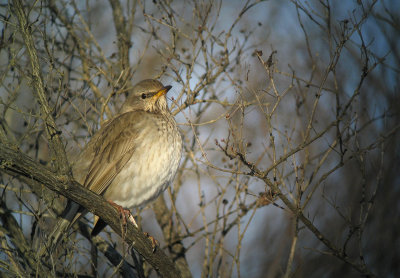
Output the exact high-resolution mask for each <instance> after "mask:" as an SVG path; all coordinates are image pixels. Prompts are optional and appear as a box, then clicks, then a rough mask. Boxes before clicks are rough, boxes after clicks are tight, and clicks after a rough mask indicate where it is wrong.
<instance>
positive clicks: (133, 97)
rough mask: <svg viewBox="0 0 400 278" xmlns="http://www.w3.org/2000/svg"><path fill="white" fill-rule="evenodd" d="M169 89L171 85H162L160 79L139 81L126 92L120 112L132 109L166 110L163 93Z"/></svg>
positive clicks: (165, 100)
mask: <svg viewBox="0 0 400 278" xmlns="http://www.w3.org/2000/svg"><path fill="white" fill-rule="evenodd" d="M170 89H171V86H164V85H163V84H162V83H161V82H160V81H157V80H154V79H146V80H143V81H140V82H139V83H137V84H136V85H135V86H134V87H133V88H132V90H131V91H130V92H128V96H127V98H126V100H125V102H124V104H123V105H122V107H121V111H120V113H125V112H128V111H132V110H144V111H149V112H162V111H168V105H167V99H166V97H165V95H166V94H167V92H168V91H169V90H170Z"/></svg>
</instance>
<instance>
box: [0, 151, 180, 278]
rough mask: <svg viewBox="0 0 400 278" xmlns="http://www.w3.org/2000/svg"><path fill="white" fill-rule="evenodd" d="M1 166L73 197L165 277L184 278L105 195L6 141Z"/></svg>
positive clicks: (68, 196) (6, 170) (0, 155)
mask: <svg viewBox="0 0 400 278" xmlns="http://www.w3.org/2000/svg"><path fill="white" fill-rule="evenodd" d="M0 169H1V171H3V172H6V173H7V174H11V175H13V176H17V177H18V176H23V177H25V179H24V180H25V181H28V179H31V180H32V181H34V182H40V183H42V184H44V185H45V186H46V187H48V188H49V189H51V190H53V191H55V192H57V193H59V194H61V195H63V196H65V197H67V198H69V199H71V200H73V201H74V202H76V203H78V204H80V205H81V206H83V207H85V208H86V209H88V210H89V211H90V212H92V213H94V214H96V215H98V216H100V217H101V218H102V219H103V220H104V221H105V222H106V223H107V224H108V225H110V227H111V228H112V229H113V230H114V231H115V232H116V233H117V234H118V235H119V236H121V237H122V238H124V240H125V242H126V243H128V244H129V245H131V246H133V248H135V250H136V251H138V252H139V253H140V254H141V255H142V256H143V257H144V258H145V259H146V260H147V261H148V263H149V264H151V265H152V266H153V267H154V269H155V270H156V271H157V272H158V274H159V275H160V276H162V277H181V275H180V273H179V271H178V270H177V268H176V266H175V265H174V263H173V262H172V261H171V260H170V258H169V257H168V256H167V255H166V254H165V253H164V252H163V251H162V250H160V248H157V249H156V250H155V252H153V247H152V243H151V241H150V240H149V239H148V238H147V237H146V236H145V235H144V234H143V233H141V232H139V230H137V229H136V228H135V227H134V226H133V225H132V224H131V223H128V224H127V227H126V229H124V230H123V231H122V230H121V222H120V218H119V213H118V212H117V211H116V209H115V208H114V207H113V206H111V205H110V204H109V203H108V202H107V201H106V200H105V199H104V198H103V197H101V196H99V195H97V194H95V193H94V192H92V191H90V190H88V189H86V188H84V187H82V186H81V185H80V184H78V183H77V182H68V177H67V176H66V175H57V174H55V173H54V172H52V171H51V170H50V169H49V168H47V167H45V166H43V165H40V164H39V163H37V162H35V161H33V160H32V159H31V158H30V157H29V156H27V155H25V154H23V153H21V152H20V151H19V150H17V149H12V148H10V147H8V146H6V144H0Z"/></svg>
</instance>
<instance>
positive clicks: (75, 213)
mask: <svg viewBox="0 0 400 278" xmlns="http://www.w3.org/2000/svg"><path fill="white" fill-rule="evenodd" d="M81 216H82V212H81V208H80V206H79V205H78V204H77V203H74V202H72V201H69V202H68V204H67V206H66V208H65V209H64V212H63V214H62V216H61V219H60V220H58V222H57V223H56V225H55V227H54V229H53V231H52V232H51V233H50V235H49V237H48V239H47V243H44V244H43V245H42V246H40V249H39V253H38V254H39V256H40V257H42V256H44V254H45V253H47V254H51V253H53V251H54V250H55V249H56V247H57V245H58V244H59V242H60V241H61V240H62V239H63V238H64V236H65V235H66V234H67V232H68V230H69V228H70V227H71V226H72V225H73V224H74V223H75V222H76V221H77V220H78V219H79V218H80V217H81Z"/></svg>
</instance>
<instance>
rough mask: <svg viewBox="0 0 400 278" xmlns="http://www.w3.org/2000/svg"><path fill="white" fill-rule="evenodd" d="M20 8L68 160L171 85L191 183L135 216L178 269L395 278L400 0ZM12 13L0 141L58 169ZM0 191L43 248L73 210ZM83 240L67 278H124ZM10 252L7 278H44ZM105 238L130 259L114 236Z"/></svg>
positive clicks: (6, 19) (2, 61)
mask: <svg viewBox="0 0 400 278" xmlns="http://www.w3.org/2000/svg"><path fill="white" fill-rule="evenodd" d="M24 5H25V6H24V11H25V14H26V16H27V17H28V19H29V21H30V24H31V26H30V31H31V35H32V36H33V38H34V43H35V47H36V50H37V54H38V57H39V62H40V72H41V76H42V78H43V82H44V85H45V91H46V94H47V96H48V101H49V103H50V105H51V108H52V109H53V110H52V111H51V114H52V116H53V117H54V118H55V120H56V124H57V128H58V130H60V132H61V133H60V134H61V138H62V141H63V144H64V146H65V148H66V151H67V154H68V156H69V160H70V162H73V159H74V155H75V154H76V153H77V152H79V151H80V150H81V149H82V147H83V146H84V145H85V143H87V142H88V140H89V139H90V136H91V135H92V134H93V133H94V132H95V131H96V130H97V129H99V127H100V126H101V124H102V123H103V122H104V121H105V120H107V119H110V118H112V116H113V115H114V114H115V112H116V111H117V110H118V108H119V107H120V106H121V104H122V103H123V101H124V99H125V96H126V94H129V90H130V89H131V88H132V86H133V85H134V84H135V83H136V82H138V81H140V80H142V79H147V78H155V79H159V80H160V81H162V82H163V84H164V85H168V84H169V85H172V86H173V88H172V90H171V91H170V93H169V94H168V97H169V104H170V107H171V110H172V111H173V113H174V115H175V117H176V120H177V122H178V123H179V127H180V129H181V132H182V136H183V139H184V155H183V158H182V161H181V166H180V170H179V172H178V174H177V176H176V178H175V181H174V184H173V185H172V186H171V188H169V189H168V190H167V191H166V192H165V194H164V195H163V196H162V197H160V198H159V199H158V200H157V201H156V203H155V204H153V205H150V206H148V207H146V208H140V209H138V210H134V212H135V213H137V218H138V222H139V226H140V228H141V229H142V230H143V231H145V232H149V233H150V234H151V235H152V236H154V237H155V238H156V239H157V240H158V241H159V242H160V244H161V248H163V249H164V250H165V251H166V252H167V253H168V252H171V248H172V247H171V246H173V245H174V244H175V243H176V242H180V243H182V244H183V246H184V249H183V250H184V259H185V262H186V264H187V266H188V267H189V269H190V272H191V275H192V276H193V277H354V276H360V275H361V276H374V275H376V276H381V277H398V276H399V275H400V267H399V265H398V262H399V260H400V241H399V239H398V238H399V237H398V235H399V233H400V229H399V228H400V224H399V221H398V219H400V217H399V216H400V215H399V212H400V206H399V202H398V199H399V197H400V175H399V174H398V172H399V169H400V152H399V146H400V144H399V128H400V120H399V118H400V114H399V111H400V92H399V80H400V78H399V72H400V66H399V65H400V47H399V45H400V2H399V1H395V0H392V1H390V0H386V1H385V0H376V1H373V0H367V1H363V0H357V1H329V0H320V1H296V0H292V1H286V0H285V1H278V0H269V1H218V0H209V1H196V0H195V1H157V0H154V1H134V0H132V1H111V0H110V1H89V0H88V1H34V2H27V3H25V4H24ZM0 15H1V21H0V29H1V37H0V80H1V82H0V84H1V87H0V113H1V126H2V129H3V131H2V132H4V134H5V137H2V140H7V141H8V142H11V143H12V144H14V145H15V146H18V148H19V149H20V150H21V151H23V152H24V153H26V154H28V155H29V156H31V157H32V158H33V159H35V160H36V161H37V162H38V163H41V164H44V165H46V166H48V167H54V159H52V153H51V150H50V149H49V144H48V141H47V139H46V136H45V132H44V131H45V129H44V124H43V122H44V118H43V115H42V113H40V105H39V103H38V102H37V100H36V98H35V87H34V82H32V70H31V68H30V65H31V64H30V56H29V55H30V54H29V52H28V51H27V48H26V45H25V44H24V40H23V38H22V36H21V33H20V29H19V28H18V19H17V17H16V13H15V5H14V2H13V1H10V2H1V4H0ZM3 143H4V142H3ZM0 177H1V184H0V186H1V193H2V194H1V203H2V206H3V210H2V213H3V214H4V207H6V208H7V209H8V210H10V211H12V216H13V217H14V218H15V219H16V221H17V223H18V225H19V228H20V229H21V231H22V232H23V234H24V236H25V238H26V240H27V243H28V247H27V248H31V249H32V250H35V248H36V247H37V246H38V245H40V244H41V243H42V242H43V241H45V238H46V235H47V234H48V233H49V231H51V228H52V223H54V218H56V217H57V215H58V214H59V213H60V212H61V211H62V208H63V207H62V204H65V198H64V197H61V196H58V195H56V194H55V193H52V192H50V191H49V190H47V189H46V188H44V187H40V186H35V185H32V184H30V183H29V182H26V180H21V179H18V178H15V177H11V176H8V175H7V174H5V173H2V174H1V176H0ZM162 215H168V216H169V218H168V219H169V221H168V229H164V228H160V227H164V226H163V225H162V224H163V223H161V221H162V220H161V216H162ZM91 221H92V220H91V217H90V216H88V217H87V219H85V220H84V221H83V223H85V224H86V223H88V225H89V226H91V225H92V224H91ZM3 222H4V220H3ZM164 224H165V223H164ZM71 233H73V235H74V236H72V237H70V239H69V242H66V243H65V246H66V249H65V252H61V253H60V254H59V256H57V257H56V256H55V257H54V258H53V262H52V267H53V268H54V269H57V271H58V272H57V273H59V274H60V276H68V275H72V276H73V275H77V276H79V275H82V276H83V275H87V276H99V277H110V276H116V277H118V276H124V274H123V273H122V272H121V271H120V269H119V267H118V266H113V265H112V263H111V262H109V261H108V260H107V258H106V257H105V256H104V255H103V254H102V253H101V252H98V253H96V254H93V252H91V245H93V244H94V243H93V242H91V241H90V240H88V239H85V238H84V237H83V236H82V235H81V234H82V232H81V230H80V229H79V228H77V227H76V228H75V229H74V231H71ZM0 236H1V247H0V269H2V270H3V271H4V273H6V274H8V275H10V276H13V275H16V273H19V272H18V271H17V270H18V269H19V270H21V269H23V270H24V271H26V273H31V274H32V273H35V269H34V268H33V267H32V266H29V265H28V264H25V263H24V262H25V261H26V260H27V258H26V257H25V254H21V253H20V252H17V251H18V250H17V249H18V248H16V246H15V244H14V243H13V240H12V234H10V233H7V231H5V228H2V232H1V235H0ZM101 236H102V237H103V238H104V239H105V240H106V241H107V242H108V243H111V244H112V245H113V246H114V247H115V249H116V250H117V251H118V252H120V253H121V254H125V253H126V252H127V246H125V245H124V244H123V242H122V240H121V239H120V238H119V237H118V236H116V235H115V234H113V232H112V231H111V229H109V228H108V229H107V230H106V231H105V232H104V233H102V234H101ZM129 252H133V251H129ZM129 252H128V253H129ZM171 256H172V257H173V256H174V254H172V253H171ZM133 257H134V255H133V256H125V260H126V261H127V262H129V264H130V265H131V266H132V269H136V267H137V264H136V263H137V262H136V263H135V262H134V258H133ZM37 263H40V262H39V261H38V262H37ZM135 264H136V267H135ZM143 268H144V270H145V271H144V273H145V276H156V273H155V271H154V270H152V268H151V267H149V266H148V265H146V264H144V266H143Z"/></svg>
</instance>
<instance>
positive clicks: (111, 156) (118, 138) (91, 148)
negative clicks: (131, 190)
mask: <svg viewBox="0 0 400 278" xmlns="http://www.w3.org/2000/svg"><path fill="white" fill-rule="evenodd" d="M146 114H147V112H144V111H132V112H128V113H124V114H122V115H119V116H118V117H117V118H115V119H113V120H111V121H109V122H108V123H107V124H106V125H104V126H103V127H102V128H101V129H100V130H99V131H98V132H97V133H96V134H95V136H94V137H93V139H92V140H91V141H90V142H89V143H88V151H84V152H83V153H82V155H85V153H86V154H88V153H90V154H93V153H94V156H93V157H91V155H90V156H89V157H88V159H91V163H90V166H89V168H88V171H87V175H86V178H85V180H84V183H83V185H84V186H85V187H87V188H89V189H90V190H92V191H94V192H95V193H97V194H100V195H101V194H103V193H104V192H105V190H107V188H108V186H109V185H110V184H111V183H112V181H113V180H114V178H115V177H116V176H117V175H118V173H119V172H120V171H121V169H122V168H123V167H124V166H125V165H126V163H127V162H128V161H129V160H130V159H131V157H132V155H133V152H134V151H135V149H136V148H137V144H136V143H135V140H134V138H135V137H137V136H138V135H139V134H140V132H141V130H142V127H141V126H140V125H139V124H138V122H142V123H143V121H138V120H137V119H139V118H140V117H142V118H146V116H148V115H146ZM83 159H85V158H83Z"/></svg>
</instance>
